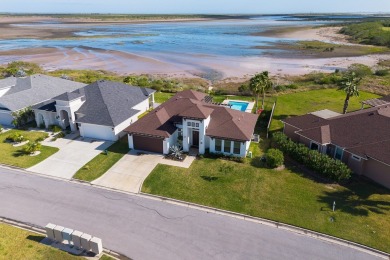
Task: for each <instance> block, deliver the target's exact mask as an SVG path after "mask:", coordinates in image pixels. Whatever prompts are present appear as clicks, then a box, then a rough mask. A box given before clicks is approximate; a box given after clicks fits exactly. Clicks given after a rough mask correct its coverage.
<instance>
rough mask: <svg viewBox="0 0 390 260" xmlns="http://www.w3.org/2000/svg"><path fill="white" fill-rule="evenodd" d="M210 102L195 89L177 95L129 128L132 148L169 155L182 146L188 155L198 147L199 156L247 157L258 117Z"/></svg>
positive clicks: (208, 98) (127, 129)
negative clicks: (171, 149)
mask: <svg viewBox="0 0 390 260" xmlns="http://www.w3.org/2000/svg"><path fill="white" fill-rule="evenodd" d="M210 101H211V99H210V97H209V96H207V95H206V94H204V93H201V92H197V91H193V90H185V91H182V92H179V93H177V94H176V95H175V96H173V97H172V98H171V99H169V100H168V101H167V102H165V103H163V104H162V105H160V106H159V107H157V108H156V109H154V110H153V111H151V112H150V113H148V114H147V115H146V116H144V117H143V118H141V119H139V120H138V121H137V122H135V123H133V124H132V125H130V126H129V127H127V128H126V129H125V131H126V132H127V133H128V139H129V147H130V149H136V150H145V151H151V152H156V153H163V154H168V153H169V150H170V148H171V147H172V146H174V145H177V144H178V143H182V147H183V151H185V152H188V151H189V149H190V148H191V147H195V148H197V149H198V150H199V154H204V153H205V152H206V149H209V151H210V152H212V153H223V154H227V155H233V156H240V157H245V156H246V154H247V152H248V150H249V145H250V142H251V139H252V135H253V132H254V128H255V125H256V122H257V119H258V115H255V114H251V113H246V112H241V111H237V110H233V109H231V108H229V107H226V106H219V105H216V104H212V103H211V102H210Z"/></svg>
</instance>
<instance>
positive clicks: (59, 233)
mask: <svg viewBox="0 0 390 260" xmlns="http://www.w3.org/2000/svg"><path fill="white" fill-rule="evenodd" d="M53 230H54V239H55V240H56V241H58V242H62V241H64V240H63V239H62V230H64V227H62V226H55V228H54V229H53Z"/></svg>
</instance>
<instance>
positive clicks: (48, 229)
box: [45, 223, 56, 240]
mask: <svg viewBox="0 0 390 260" xmlns="http://www.w3.org/2000/svg"><path fill="white" fill-rule="evenodd" d="M55 227H56V225H54V224H52V223H49V224H47V225H46V226H45V230H46V235H47V237H48V238H50V239H51V240H55V238H54V228H55Z"/></svg>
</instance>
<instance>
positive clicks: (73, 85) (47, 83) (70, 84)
mask: <svg viewBox="0 0 390 260" xmlns="http://www.w3.org/2000/svg"><path fill="white" fill-rule="evenodd" d="M13 81H14V83H15V84H14V86H13V87H12V88H11V89H10V90H9V91H8V92H7V93H6V94H5V95H4V96H2V97H0V107H3V108H5V109H7V110H10V111H17V110H19V109H23V108H26V107H28V106H33V105H36V104H38V103H41V102H43V101H46V100H49V99H51V98H53V97H55V96H58V95H60V94H62V93H65V92H72V91H74V90H76V89H79V88H81V87H83V86H85V84H83V83H79V82H74V81H70V80H65V79H61V78H56V77H50V76H46V75H42V74H35V75H32V76H28V77H25V78H11V79H4V80H0V86H1V85H3V84H5V85H7V84H9V83H12V82H13Z"/></svg>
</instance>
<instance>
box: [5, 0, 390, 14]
mask: <svg viewBox="0 0 390 260" xmlns="http://www.w3.org/2000/svg"><path fill="white" fill-rule="evenodd" d="M0 12H24V13H25V12H33V13H53V12H55V13H197V14H201V13H202V14H206V13H216V14H218V13H236V14H237V13H259V14H260V13H297V12H303V13H309V12H388V13H390V0H111V1H109V0H0Z"/></svg>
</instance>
